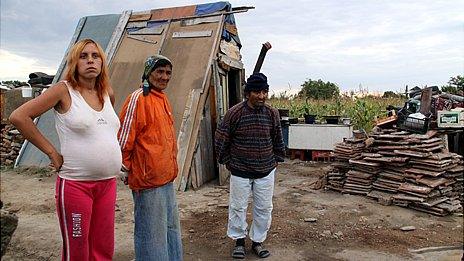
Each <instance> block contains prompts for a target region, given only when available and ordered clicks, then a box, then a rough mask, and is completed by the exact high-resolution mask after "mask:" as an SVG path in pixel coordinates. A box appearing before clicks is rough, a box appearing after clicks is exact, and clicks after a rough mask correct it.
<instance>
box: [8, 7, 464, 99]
mask: <svg viewBox="0 0 464 261" xmlns="http://www.w3.org/2000/svg"><path fill="white" fill-rule="evenodd" d="M0 1H1V2H0V10H1V12H0V15H1V18H0V21H1V23H0V80H27V79H28V75H29V73H31V72H36V71H41V72H45V73H48V74H52V75H53V74H55V72H56V70H57V69H58V67H59V65H60V63H61V60H62V58H63V56H64V53H65V51H66V49H67V47H68V45H69V41H70V40H71V38H72V36H73V34H74V30H75V28H76V25H77V23H78V21H79V19H80V18H81V17H84V16H90V15H101V14H120V13H122V12H123V11H124V10H133V11H144V10H149V9H157V8H164V7H174V6H183V5H192V4H201V3H208V2H211V1H206V2H202V1H187V0H171V1H153V0H140V1H138V0H132V1H116V0H114V1H110V0H92V1H90V0H42V1H36V0H0ZM229 2H230V3H231V4H232V6H233V7H237V6H254V7H255V9H252V10H249V11H248V12H246V13H239V14H235V20H236V23H237V27H238V33H239V36H240V39H241V42H242V45H243V47H242V49H241V54H242V61H243V62H244V65H245V70H246V75H247V76H248V75H249V74H250V73H251V72H252V71H253V68H254V64H255V62H256V59H257V57H258V54H259V51H260V49H261V45H262V44H263V43H265V42H267V41H269V42H270V43H271V44H272V49H271V50H270V51H269V52H268V53H267V56H266V60H265V61H264V65H263V67H262V72H263V73H265V74H266V75H267V76H268V81H269V85H270V92H271V93H273V94H277V93H279V92H283V91H286V92H287V93H296V92H298V91H299V90H300V89H301V85H302V84H303V83H304V82H305V81H307V80H309V79H312V80H318V79H321V80H323V81H324V82H327V81H330V82H333V83H336V84H337V85H338V86H339V87H340V90H341V91H350V90H359V88H360V87H362V88H363V89H367V90H369V91H379V92H382V91H394V92H400V91H401V92H402V91H403V90H404V88H405V86H406V85H408V86H410V87H411V86H420V87H423V86H426V85H427V86H432V85H438V86H442V85H445V84H447V82H448V81H449V79H450V77H452V76H456V75H463V74H464V1H462V0H446V1H440V0H417V1H412V0H411V1H408V0H389V1H381V0H344V1H342V0H338V1H336V0H306V1H303V0H292V1H275V0H274V1H273V0H256V1H229Z"/></svg>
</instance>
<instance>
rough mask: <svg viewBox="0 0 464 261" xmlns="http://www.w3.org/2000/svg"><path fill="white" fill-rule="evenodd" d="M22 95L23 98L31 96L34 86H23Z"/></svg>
mask: <svg viewBox="0 0 464 261" xmlns="http://www.w3.org/2000/svg"><path fill="white" fill-rule="evenodd" d="M21 95H22V96H23V98H31V97H32V87H28V86H23V87H21Z"/></svg>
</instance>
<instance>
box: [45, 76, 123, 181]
mask: <svg viewBox="0 0 464 261" xmlns="http://www.w3.org/2000/svg"><path fill="white" fill-rule="evenodd" d="M64 83H65V84H66V86H67V88H68V91H69V95H70V96H71V107H70V108H69V110H68V111H67V112H65V113H63V114H61V113H59V112H57V111H56V110H54V114H55V127H56V131H57V132H58V138H59V139H60V144H61V154H62V155H63V159H64V162H63V166H62V167H61V170H60V171H59V173H58V175H59V176H60V177H61V178H63V179H69V180H102V179H109V178H113V177H116V176H117V174H118V173H119V170H120V169H121V163H122V156H121V149H120V147H119V143H118V139H117V134H118V130H119V126H120V124H119V119H118V116H117V115H116V113H115V111H114V109H113V106H112V105H111V101H110V99H109V96H108V95H105V97H104V101H105V103H104V105H103V109H102V110H101V111H96V110H94V109H93V108H92V107H90V105H89V104H87V102H86V101H85V100H84V98H83V97H82V95H81V94H80V93H79V91H77V90H74V89H73V88H72V87H71V86H70V85H69V83H68V82H66V81H65V82H64Z"/></svg>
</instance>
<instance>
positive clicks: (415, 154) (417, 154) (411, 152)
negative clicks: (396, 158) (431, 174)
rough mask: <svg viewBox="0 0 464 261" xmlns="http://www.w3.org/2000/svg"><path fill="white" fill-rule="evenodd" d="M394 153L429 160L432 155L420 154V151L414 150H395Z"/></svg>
mask: <svg viewBox="0 0 464 261" xmlns="http://www.w3.org/2000/svg"><path fill="white" fill-rule="evenodd" d="M393 152H394V153H395V154H398V155H404V156H410V157H417V158H427V157H429V156H431V155H432V153H430V152H429V153H424V152H419V151H414V150H394V151H393Z"/></svg>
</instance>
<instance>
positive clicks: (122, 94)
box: [109, 34, 179, 121]
mask: <svg viewBox="0 0 464 261" xmlns="http://www.w3.org/2000/svg"><path fill="white" fill-rule="evenodd" d="M145 37H147V39H149V40H150V41H152V42H156V44H153V43H148V42H143V41H139V40H136V39H131V38H130V37H129V35H127V34H125V35H124V36H123V37H122V40H121V43H120V44H119V46H118V48H117V52H116V54H115V56H114V58H113V61H112V63H111V65H110V68H109V69H110V70H109V76H110V84H111V86H112V87H113V89H114V91H115V93H116V94H117V95H116V96H115V98H116V99H115V103H114V109H115V111H116V112H119V111H120V109H121V107H122V105H123V103H124V101H125V100H126V98H127V96H128V95H129V94H130V93H132V92H133V91H134V90H136V89H138V88H139V87H140V84H141V75H142V72H143V68H144V63H145V60H146V59H147V57H148V56H150V55H153V54H155V53H157V52H158V50H159V49H160V47H161V45H160V39H161V37H162V36H160V35H150V36H148V35H147V36H145ZM175 87H176V86H172V85H171V83H169V86H168V88H167V90H169V89H170V88H175ZM173 110H174V109H173ZM174 120H175V121H177V120H179V119H176V118H175V119H174Z"/></svg>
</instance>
